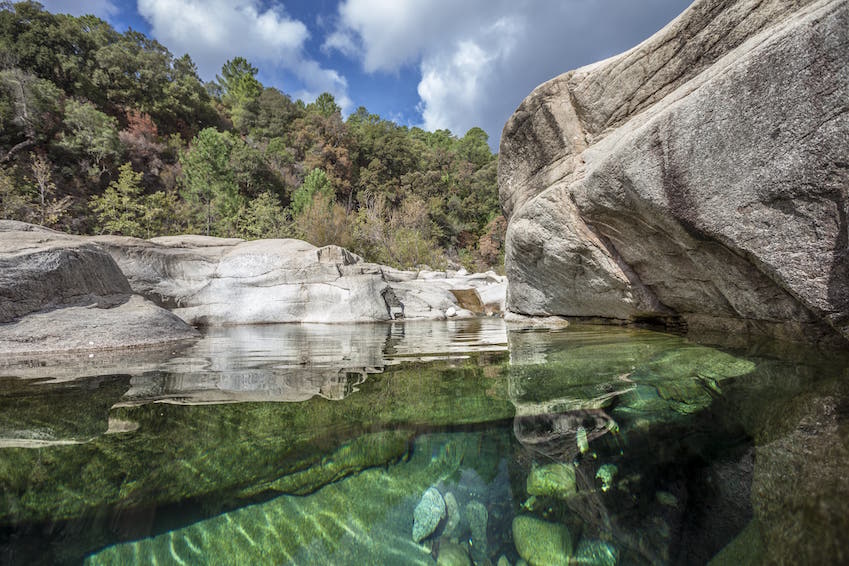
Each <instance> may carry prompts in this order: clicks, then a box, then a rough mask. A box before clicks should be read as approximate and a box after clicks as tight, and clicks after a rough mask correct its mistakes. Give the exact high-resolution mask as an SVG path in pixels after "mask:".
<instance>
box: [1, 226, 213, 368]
mask: <svg viewBox="0 0 849 566" xmlns="http://www.w3.org/2000/svg"><path fill="white" fill-rule="evenodd" d="M197 336H198V333H197V331H196V330H195V329H193V328H192V327H190V326H189V325H187V324H186V323H185V322H183V321H182V320H180V319H179V318H178V317H177V316H175V315H174V314H172V313H170V312H168V311H167V310H165V309H162V308H160V307H158V306H156V305H154V304H153V303H151V302H150V301H148V300H146V299H144V298H142V297H141V296H139V295H136V294H133V292H132V290H131V289H130V285H129V283H128V282H127V279H126V277H124V275H123V274H122V273H121V270H120V269H119V268H118V266H117V265H116V263H115V261H114V260H113V259H112V257H111V256H109V254H107V253H106V252H105V251H103V250H102V249H101V248H100V247H98V246H96V245H94V244H92V243H91V242H88V241H86V240H84V239H80V238H78V237H72V236H71V237H68V236H65V235H63V234H61V233H58V232H53V231H51V230H46V229H42V228H40V227H35V226H31V225H25V224H22V223H17V222H8V221H4V222H0V353H3V354H4V355H6V356H24V355H29V354H41V353H46V352H65V351H100V350H112V349H116V348H140V347H152V346H159V345H162V344H167V343H171V342H178V341H181V340H186V339H192V338H195V337H197Z"/></svg>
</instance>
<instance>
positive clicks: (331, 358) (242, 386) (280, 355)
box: [124, 319, 507, 404]
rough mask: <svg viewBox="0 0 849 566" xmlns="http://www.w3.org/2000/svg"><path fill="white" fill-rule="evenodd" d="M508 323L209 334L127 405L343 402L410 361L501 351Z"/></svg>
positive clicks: (139, 385)
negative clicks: (371, 378)
mask: <svg viewBox="0 0 849 566" xmlns="http://www.w3.org/2000/svg"><path fill="white" fill-rule="evenodd" d="M506 342H507V339H506V331H505V327H504V322H503V321H502V320H493V319H486V320H481V321H477V320H469V321H450V322H430V321H419V322H416V323H401V322H393V323H389V324H357V325H320V324H311V325H296V324H289V325H270V326H244V327H224V328H209V329H207V330H206V335H205V336H204V337H203V338H202V339H201V340H200V341H198V342H197V343H196V344H195V345H194V346H192V348H190V349H189V350H188V351H186V352H182V355H180V356H175V357H174V358H173V359H171V360H169V361H167V362H166V363H162V364H161V365H159V367H158V368H157V369H158V371H148V372H146V373H144V374H143V375H137V376H135V377H133V380H132V388H131V389H130V391H129V392H127V395H126V396H125V399H124V402H125V403H130V404H135V403H144V402H150V401H161V402H170V403H187V404H188V403H228V402H245V401H278V402H280V401H283V402H299V401H306V400H307V399H310V398H312V397H316V396H319V397H324V398H325V399H329V400H334V401H336V400H341V399H344V398H345V397H347V396H348V395H351V394H352V393H355V392H356V391H357V390H358V387H359V386H360V385H362V383H364V382H365V380H366V379H367V378H368V376H369V375H370V374H375V373H383V371H384V370H385V369H386V367H388V366H392V365H397V364H400V363H403V362H405V361H416V360H433V359H446V358H452V357H458V356H467V355H468V354H469V353H473V352H482V351H483V352H490V351H494V352H503V351H504V350H505V344H506Z"/></svg>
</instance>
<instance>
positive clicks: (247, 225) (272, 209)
mask: <svg viewBox="0 0 849 566" xmlns="http://www.w3.org/2000/svg"><path fill="white" fill-rule="evenodd" d="M241 223H242V224H241V232H242V235H243V236H245V237H248V238H283V237H286V236H288V235H289V233H290V230H289V224H288V218H287V216H286V211H285V210H284V209H283V206H281V204H280V200H279V199H278V198H277V197H276V196H274V195H273V194H272V193H270V192H264V193H262V194H260V195H259V196H258V197H256V198H254V199H251V201H250V202H249V203H248V205H247V209H246V210H245V211H244V213H243V214H242V215H241Z"/></svg>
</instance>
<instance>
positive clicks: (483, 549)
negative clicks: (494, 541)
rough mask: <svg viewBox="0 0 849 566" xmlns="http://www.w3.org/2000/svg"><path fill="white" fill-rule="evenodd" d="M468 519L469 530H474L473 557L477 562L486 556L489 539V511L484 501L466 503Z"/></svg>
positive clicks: (472, 538) (472, 539)
mask: <svg viewBox="0 0 849 566" xmlns="http://www.w3.org/2000/svg"><path fill="white" fill-rule="evenodd" d="M466 520H467V521H468V522H469V530H470V531H471V532H472V537H471V541H472V557H473V558H474V559H475V562H476V563H480V562H482V561H483V560H484V559H485V558H486V553H487V547H488V546H489V541H488V540H487V536H486V526H487V523H488V522H489V513H488V512H487V510H486V507H484V506H483V503H481V502H480V501H472V502H470V503H469V504H468V505H466Z"/></svg>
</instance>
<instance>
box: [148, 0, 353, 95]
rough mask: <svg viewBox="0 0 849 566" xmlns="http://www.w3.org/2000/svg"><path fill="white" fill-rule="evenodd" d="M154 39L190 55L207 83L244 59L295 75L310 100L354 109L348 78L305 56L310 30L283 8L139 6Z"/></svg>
mask: <svg viewBox="0 0 849 566" xmlns="http://www.w3.org/2000/svg"><path fill="white" fill-rule="evenodd" d="M138 11H139V13H140V14H141V15H142V16H143V17H144V18H145V19H146V20H147V21H148V22H149V23H150V25H151V28H152V35H153V36H154V37H156V39H158V40H159V41H160V42H162V43H163V44H164V45H166V46H167V47H168V48H169V49H170V50H171V51H172V52H174V53H175V54H177V55H179V54H182V53H189V54H190V55H191V56H192V59H193V60H194V61H195V63H196V64H197V66H198V71H199V72H200V74H201V76H202V77H204V78H205V79H212V78H213V77H214V76H215V74H216V73H218V72H220V69H221V66H222V65H223V64H224V62H225V61H227V60H228V59H232V58H234V57H239V56H241V57H244V58H246V59H247V60H248V61H250V62H251V63H253V64H254V65H256V66H258V67H267V66H271V67H274V68H277V69H285V70H288V71H290V72H292V73H293V74H294V75H295V76H296V77H297V78H298V79H299V80H301V81H302V82H303V84H304V91H303V93H304V94H305V95H307V99H311V98H314V96H315V95H317V94H320V93H322V92H324V91H327V92H330V93H331V94H333V95H334V97H336V100H337V103H339V105H340V106H342V107H343V109H344V108H347V107H348V106H350V100H349V98H348V95H347V82H346V81H345V78H344V77H342V76H341V75H340V74H339V73H337V72H336V71H334V70H332V69H324V68H322V67H321V65H320V64H319V63H318V62H317V61H315V60H313V59H311V58H310V57H309V56H307V55H306V54H305V51H304V44H305V42H306V41H307V39H308V38H309V35H310V34H309V30H308V29H307V27H306V25H304V23H303V22H301V21H299V20H297V19H293V18H291V17H290V16H289V15H287V14H286V12H285V11H284V10H283V7H282V6H271V7H268V8H263V7H262V5H261V4H260V2H259V0H232V1H231V0H138Z"/></svg>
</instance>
